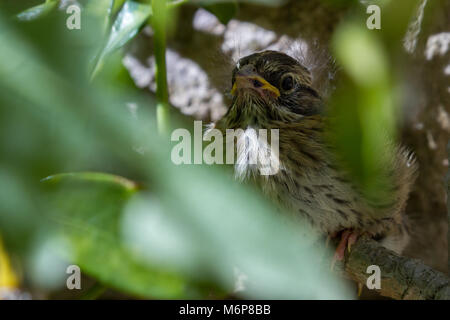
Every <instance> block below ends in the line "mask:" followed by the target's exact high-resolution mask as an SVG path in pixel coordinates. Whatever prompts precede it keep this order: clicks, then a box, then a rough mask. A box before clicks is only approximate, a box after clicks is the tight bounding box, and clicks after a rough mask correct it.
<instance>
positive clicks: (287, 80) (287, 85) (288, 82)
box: [281, 75, 294, 91]
mask: <svg viewBox="0 0 450 320" xmlns="http://www.w3.org/2000/svg"><path fill="white" fill-rule="evenodd" d="M292 88H294V78H293V77H292V76H291V75H287V76H285V77H284V78H283V80H282V81H281V89H283V90H284V91H289V90H292Z"/></svg>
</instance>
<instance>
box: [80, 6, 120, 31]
mask: <svg viewBox="0 0 450 320" xmlns="http://www.w3.org/2000/svg"><path fill="white" fill-rule="evenodd" d="M114 3H115V1H114V0H96V1H89V2H88V3H87V4H86V8H85V10H86V11H87V12H89V13H90V14H93V15H96V16H97V17H99V19H100V20H101V21H102V23H101V28H102V32H101V33H102V34H104V33H105V32H106V31H107V29H108V26H109V23H110V18H111V15H112V13H113V8H114Z"/></svg>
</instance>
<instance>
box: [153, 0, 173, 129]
mask: <svg viewBox="0 0 450 320" xmlns="http://www.w3.org/2000/svg"><path fill="white" fill-rule="evenodd" d="M152 10H153V16H152V27H153V32H154V37H153V42H154V47H155V60H156V98H157V99H158V105H157V107H156V120H157V125H158V132H159V133H160V134H165V133H167V132H168V129H169V121H170V119H169V93H168V91H167V71H166V25H167V6H166V0H152Z"/></svg>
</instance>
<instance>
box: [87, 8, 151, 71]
mask: <svg viewBox="0 0 450 320" xmlns="http://www.w3.org/2000/svg"><path fill="white" fill-rule="evenodd" d="M151 14H152V8H151V6H150V5H146V4H142V3H138V2H135V1H126V2H125V4H124V5H123V7H122V8H121V9H120V11H119V13H118V15H117V17H116V20H115V21H114V23H113V25H112V27H111V32H110V34H109V36H108V40H107V42H106V45H105V47H104V48H103V49H102V50H101V52H100V54H99V57H98V60H97V63H96V66H95V68H94V71H93V76H95V74H96V72H97V71H98V69H99V68H100V67H101V66H102V64H103V60H104V59H105V57H106V56H107V55H108V54H110V53H112V52H114V51H115V50H117V49H119V48H121V47H122V46H123V45H125V44H126V43H127V42H128V41H130V40H131V39H133V38H134V37H135V36H136V34H137V33H138V31H139V29H140V28H141V27H142V25H144V23H145V22H146V21H147V20H148V18H149V17H150V16H151Z"/></svg>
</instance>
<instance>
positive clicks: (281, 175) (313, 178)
mask: <svg viewBox="0 0 450 320" xmlns="http://www.w3.org/2000/svg"><path fill="white" fill-rule="evenodd" d="M231 93H232V96H233V100H232V104H231V107H230V108H229V109H228V112H227V113H226V114H225V115H224V116H223V117H222V118H221V119H220V120H219V121H217V122H216V123H215V124H214V125H213V127H215V128H217V129H219V130H222V131H223V132H225V131H226V129H242V130H243V131H244V134H242V135H240V136H238V137H237V139H238V140H239V139H247V138H248V136H247V137H246V134H245V131H246V130H248V129H256V130H257V129H268V130H270V129H278V132H279V156H278V157H279V168H280V169H279V170H278V172H277V173H276V174H273V175H261V174H259V171H258V164H256V165H253V164H250V163H245V161H244V163H243V162H242V159H244V160H245V159H246V157H247V158H248V152H249V148H250V149H252V147H251V146H248V141H247V142H245V141H244V142H243V143H241V144H240V143H239V141H238V143H237V145H241V146H242V145H245V143H247V149H246V148H245V147H244V148H239V147H238V148H237V158H238V159H241V161H239V163H237V164H236V165H235V173H236V176H237V177H239V178H240V179H243V180H252V181H254V182H256V183H257V184H258V185H259V186H260V187H261V188H262V190H263V192H264V193H265V194H266V195H267V196H268V197H270V198H271V199H272V200H274V201H275V202H276V203H278V204H279V205H280V206H282V207H284V208H285V209H287V211H288V212H291V213H292V214H293V215H294V216H295V217H296V218H297V219H298V220H300V221H301V222H302V223H305V224H307V225H309V226H310V227H311V228H312V229H313V230H314V231H317V232H319V233H320V234H324V235H328V236H335V235H337V234H339V233H340V234H341V242H340V244H339V245H338V248H337V251H336V254H335V258H334V259H337V260H341V259H342V258H343V256H344V252H345V248H346V247H347V245H349V246H350V245H351V244H352V243H353V242H354V241H356V238H357V236H358V235H359V234H362V233H366V234H369V235H371V236H372V237H374V238H375V239H379V240H380V241H381V243H382V245H384V246H385V247H387V248H389V249H391V250H393V251H395V252H397V253H399V254H400V253H401V252H402V250H403V249H404V248H405V246H406V245H407V243H408V239H409V236H408V226H407V221H406V216H405V215H403V211H404V208H405V203H406V200H407V198H408V194H409V192H410V189H411V186H412V184H413V183H414V180H415V177H416V172H417V165H416V162H415V160H414V158H413V157H412V156H411V154H410V153H409V152H407V150H406V149H404V148H402V147H401V146H394V147H393V148H392V149H393V152H391V153H390V154H389V155H388V157H389V158H388V161H387V163H388V165H389V168H388V169H389V170H387V172H390V176H389V178H390V180H389V181H390V182H391V183H392V185H390V186H389V190H388V192H386V193H387V196H386V197H385V198H384V199H379V200H377V201H374V200H373V199H369V198H368V197H365V196H364V193H363V192H362V191H361V189H360V188H359V187H358V185H357V184H356V183H354V182H353V181H352V179H351V177H350V175H349V174H348V172H346V170H345V169H344V166H342V165H340V163H339V161H338V160H337V158H338V157H337V155H336V154H334V152H333V148H332V147H331V146H330V145H329V143H327V139H325V132H326V128H327V126H326V119H325V117H324V116H323V115H322V110H323V100H322V99H321V97H320V95H319V93H318V92H317V91H316V90H315V89H314V88H313V87H312V79H311V74H310V72H309V71H308V69H307V68H306V67H304V66H303V65H301V64H300V63H299V62H298V61H297V60H296V59H294V58H292V57H290V56H288V55H286V54H284V53H281V52H277V51H264V52H260V53H255V54H252V55H249V56H247V57H244V58H242V59H240V60H239V62H238V63H237V65H236V67H235V68H234V70H233V74H232V91H231ZM241 142H242V141H241ZM253 149H255V148H253ZM250 152H251V151H250Z"/></svg>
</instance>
